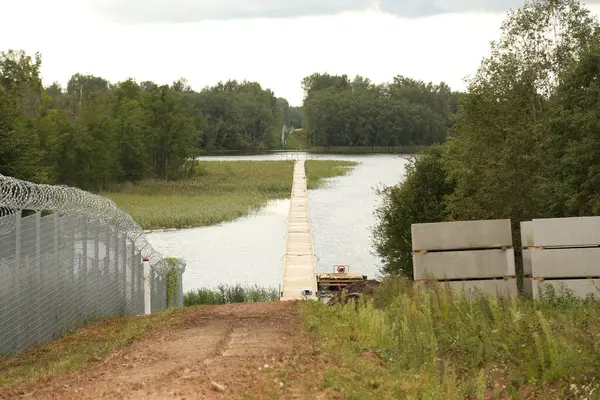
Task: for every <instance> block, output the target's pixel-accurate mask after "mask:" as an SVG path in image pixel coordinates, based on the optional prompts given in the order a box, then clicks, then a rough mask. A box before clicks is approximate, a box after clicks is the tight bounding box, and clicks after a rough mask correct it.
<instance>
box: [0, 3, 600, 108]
mask: <svg viewBox="0 0 600 400" xmlns="http://www.w3.org/2000/svg"><path fill="white" fill-rule="evenodd" d="M522 1H523V0H379V1H373V0H2V14H3V15H2V22H1V23H0V50H6V49H9V48H12V49H23V50H26V51H27V52H29V53H34V52H35V51H40V52H41V53H42V60H43V67H42V74H43V78H44V83H45V84H49V83H51V82H52V81H59V82H61V83H62V84H64V83H66V82H67V80H68V79H69V77H70V76H71V75H72V74H74V73H76V72H81V73H89V74H95V75H100V76H102V77H105V78H107V79H109V80H110V81H113V82H117V81H119V80H123V79H127V78H128V77H134V78H136V79H137V80H138V81H144V80H152V81H155V82H157V83H171V82H172V81H174V80H176V79H178V78H180V77H185V78H187V79H188V80H189V82H190V84H191V85H192V87H193V88H194V89H201V88H202V87H203V86H206V85H212V84H215V83H216V82H218V81H219V80H227V79H238V80H243V79H249V80H256V81H259V82H260V83H261V84H262V85H263V86H265V87H268V88H271V89H273V90H274V92H275V94H276V95H277V96H281V97H285V98H287V99H288V100H289V101H290V102H291V103H292V104H293V105H299V104H300V103H301V102H302V95H303V93H302V89H301V88H300V82H301V80H302V78H303V77H304V76H307V75H310V74H311V73H313V72H329V73H345V74H348V75H350V76H354V75H356V74H360V75H363V76H367V77H369V78H371V79H372V80H373V81H375V82H384V81H389V80H390V79H391V78H392V77H393V76H395V75H397V74H403V75H406V76H410V77H414V78H417V79H423V80H426V81H429V80H432V81H435V82H439V81H442V80H443V81H445V82H447V83H448V84H449V85H450V86H451V87H453V88H456V89H464V87H465V84H464V78H465V77H466V76H467V75H469V74H471V73H473V72H474V71H475V69H476V68H477V66H478V65H479V62H480V60H481V58H482V57H484V56H486V55H487V54H488V50H489V42H490V40H494V39H496V38H497V37H498V35H499V27H500V24H501V22H502V20H503V19H504V18H505V15H506V14H505V12H506V10H508V9H510V8H514V7H518V6H519V5H520V4H522ZM587 3H588V4H589V8H590V9H591V10H592V11H593V12H594V14H595V15H600V0H595V1H593V2H592V1H588V2H587Z"/></svg>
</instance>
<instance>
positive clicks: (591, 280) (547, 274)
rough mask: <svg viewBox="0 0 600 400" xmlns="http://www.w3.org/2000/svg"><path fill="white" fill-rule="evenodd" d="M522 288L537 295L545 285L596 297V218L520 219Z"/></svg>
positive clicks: (599, 234) (599, 235) (599, 252)
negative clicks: (524, 220) (525, 220)
mask: <svg viewBox="0 0 600 400" xmlns="http://www.w3.org/2000/svg"><path fill="white" fill-rule="evenodd" d="M521 244H522V246H523V275H524V280H523V289H524V292H525V293H526V294H529V295H531V296H533V297H534V298H537V297H539V295H540V293H541V292H542V291H543V290H544V288H545V287H546V286H548V285H552V286H554V288H555V289H556V290H559V289H560V288H566V289H568V290H571V291H572V292H573V294H574V295H575V296H578V297H582V298H584V297H586V296H588V295H590V294H592V295H594V296H595V297H597V298H598V297H600V217H577V218H547V219H534V220H533V221H527V222H521Z"/></svg>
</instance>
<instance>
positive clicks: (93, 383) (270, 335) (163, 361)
mask: <svg viewBox="0 0 600 400" xmlns="http://www.w3.org/2000/svg"><path fill="white" fill-rule="evenodd" d="M177 319H178V320H177V322H176V323H175V324H174V325H173V327H172V328H171V329H169V330H166V331H164V332H161V333H159V334H157V335H155V336H154V337H151V338H148V339H143V340H140V341H138V342H135V343H133V344H132V345H130V346H128V347H127V348H125V349H122V350H121V351H119V352H117V353H114V354H111V355H109V356H108V357H107V358H105V359H104V360H103V361H100V362H98V363H95V364H93V365H91V366H90V367H89V368H87V369H86V370H83V371H77V372H72V373H68V374H63V375H58V376H54V377H51V378H46V379H42V380H40V381H38V382H34V383H33V384H32V383H29V384H27V385H23V386H21V387H17V388H12V389H9V390H0V398H3V399H12V398H15V399H16V398H19V399H21V398H23V399H36V400H37V399H142V398H143V399H170V398H175V399H238V398H273V397H275V398H280V397H288V396H289V395H290V394H291V393H290V392H287V395H286V393H285V392H286V391H285V390H283V389H282V390H281V391H279V392H277V391H276V392H274V391H273V388H274V387H275V386H277V384H275V385H274V384H273V382H272V379H271V378H272V377H273V372H274V371H273V368H277V366H278V365H284V364H285V362H286V360H290V359H291V357H292V356H293V355H294V357H297V356H298V354H299V352H300V353H302V352H306V355H307V356H309V352H310V345H309V344H308V342H307V341H306V339H305V338H304V335H303V334H302V329H301V326H300V317H299V315H298V310H297V303H296V302H274V303H255V304H252V303H247V304H232V305H225V306H215V307H204V308H195V309H191V310H186V311H184V312H182V313H179V314H178V317H177ZM315 394H316V393H314V392H313V393H312V395H310V394H308V393H304V395H303V394H300V393H296V395H292V397H302V398H315V397H314V395H315ZM305 396H306V397H305Z"/></svg>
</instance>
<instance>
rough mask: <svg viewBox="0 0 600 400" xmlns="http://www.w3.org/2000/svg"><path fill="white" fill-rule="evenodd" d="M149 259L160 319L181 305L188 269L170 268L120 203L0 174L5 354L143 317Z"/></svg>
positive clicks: (1, 342) (0, 331) (0, 328)
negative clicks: (99, 323)
mask: <svg viewBox="0 0 600 400" xmlns="http://www.w3.org/2000/svg"><path fill="white" fill-rule="evenodd" d="M144 258H147V259H148V260H149V261H150V266H151V273H150V285H151V300H152V312H156V311H160V310H164V309H166V308H167V306H168V305H169V306H181V305H182V304H183V293H182V292H181V288H182V285H181V278H182V274H183V272H184V270H185V262H184V261H183V260H176V262H174V263H169V262H167V260H165V259H164V258H163V256H162V255H161V254H160V253H158V252H156V251H155V250H154V249H153V248H152V246H151V245H150V243H149V242H148V241H147V239H146V237H145V235H144V233H143V231H142V229H141V227H140V226H139V225H138V224H137V223H135V221H133V219H132V218H131V217H130V216H129V215H127V214H125V213H123V212H122V211H120V210H119V209H118V208H117V207H116V206H115V204H114V203H113V202H112V201H110V200H108V199H106V198H103V197H101V196H97V195H94V194H91V193H88V192H85V191H82V190H79V189H75V188H70V187H65V186H51V185H38V184H33V183H30V182H25V181H21V180H17V179H14V178H10V177H6V176H3V175H0V355H1V354H9V353H15V352H20V351H23V350H25V349H27V348H28V347H31V346H35V345H38V344H42V343H44V342H47V341H49V340H52V339H54V338H56V337H57V336H59V335H61V334H62V333H64V332H66V331H69V330H71V329H75V328H78V327H80V326H82V325H83V324H85V323H86V322H88V321H90V320H93V319H96V318H101V317H107V316H115V315H139V314H143V313H144V276H143V267H142V260H143V259H144ZM170 275H171V278H170V279H169V276H170ZM173 277H176V279H174V280H173ZM169 280H173V282H174V284H171V285H170V286H169V287H171V288H174V289H171V291H174V292H175V293H173V294H172V295H169V296H168V294H167V292H168V285H167V282H168V281H169ZM168 297H169V300H170V304H168V303H167V299H168Z"/></svg>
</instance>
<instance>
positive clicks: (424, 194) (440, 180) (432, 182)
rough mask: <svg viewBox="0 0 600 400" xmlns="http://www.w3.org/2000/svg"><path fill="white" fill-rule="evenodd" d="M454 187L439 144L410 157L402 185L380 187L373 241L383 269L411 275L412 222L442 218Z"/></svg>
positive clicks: (387, 271)
mask: <svg viewBox="0 0 600 400" xmlns="http://www.w3.org/2000/svg"><path fill="white" fill-rule="evenodd" d="M453 189H454V187H453V185H452V184H451V183H448V181H447V180H446V173H445V171H444V169H443V164H442V156H441V148H439V147H432V148H430V149H429V150H427V151H425V152H423V153H422V154H420V155H417V156H416V157H415V158H413V159H412V160H411V161H410V164H409V165H408V166H407V171H406V177H405V179H404V182H403V183H402V184H401V185H398V186H391V187H386V188H383V189H381V190H380V192H379V193H380V195H381V196H382V203H381V205H380V206H379V207H378V208H377V209H376V211H375V216H376V218H377V224H376V225H375V227H374V228H373V244H374V248H375V251H376V254H377V255H378V256H379V257H380V258H381V259H382V261H383V268H382V272H385V273H401V274H403V275H405V276H407V277H412V275H413V270H412V240H411V224H415V223H424V222H440V221H444V220H445V219H446V218H447V211H446V202H445V197H446V196H448V195H449V194H451V193H452V192H453Z"/></svg>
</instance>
